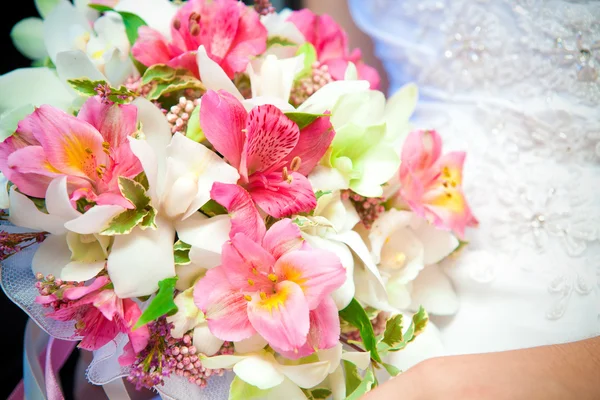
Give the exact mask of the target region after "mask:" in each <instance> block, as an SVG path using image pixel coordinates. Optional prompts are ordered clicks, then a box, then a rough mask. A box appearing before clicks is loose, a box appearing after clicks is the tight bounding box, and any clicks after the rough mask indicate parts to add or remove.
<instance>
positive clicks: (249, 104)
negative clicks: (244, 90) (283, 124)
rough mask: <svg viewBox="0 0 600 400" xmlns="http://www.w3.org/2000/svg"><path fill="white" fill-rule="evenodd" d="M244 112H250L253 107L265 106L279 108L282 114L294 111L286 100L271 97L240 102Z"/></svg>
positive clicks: (259, 97)
mask: <svg viewBox="0 0 600 400" xmlns="http://www.w3.org/2000/svg"><path fill="white" fill-rule="evenodd" d="M242 104H243V105H244V108H245V109H246V111H248V112H250V110H252V109H253V108H254V107H258V106H262V105H265V104H272V105H274V106H275V107H277V108H279V109H280V110H281V111H283V112H294V111H296V109H295V108H294V106H292V105H291V104H290V103H288V101H287V100H283V99H280V98H278V97H272V96H258V97H253V98H251V99H246V100H244V101H242Z"/></svg>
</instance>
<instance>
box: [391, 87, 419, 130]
mask: <svg viewBox="0 0 600 400" xmlns="http://www.w3.org/2000/svg"><path fill="white" fill-rule="evenodd" d="M418 99H419V88H418V87H417V85H415V84H414V83H408V84H406V85H404V86H402V87H401V88H400V89H398V91H397V92H396V93H394V95H393V96H392V97H390V98H389V99H388V101H387V105H386V107H385V119H386V124H387V132H386V138H387V139H390V140H393V138H394V137H397V136H402V135H403V134H404V133H406V130H407V128H408V120H409V118H410V116H411V115H412V113H413V112H414V110H415V107H416V106H417V101H418Z"/></svg>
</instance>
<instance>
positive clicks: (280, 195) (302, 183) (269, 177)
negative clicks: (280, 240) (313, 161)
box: [248, 172, 317, 218]
mask: <svg viewBox="0 0 600 400" xmlns="http://www.w3.org/2000/svg"><path fill="white" fill-rule="evenodd" d="M289 178H290V179H291V182H290V181H289V180H283V178H282V174H281V173H279V172H271V173H268V174H254V175H252V176H251V177H250V184H249V185H248V191H249V192H250V195H251V196H252V200H254V201H255V202H256V204H257V205H258V206H259V207H260V208H261V209H263V210H264V211H265V212H266V213H267V214H269V215H271V216H273V217H275V218H282V217H286V216H289V215H292V214H297V213H299V212H308V211H311V210H313V209H314V208H315V207H316V206H317V198H316V197H315V193H314V192H313V188H312V186H311V184H310V182H309V181H308V179H307V178H306V177H305V176H304V175H301V174H299V173H297V172H293V173H291V174H289Z"/></svg>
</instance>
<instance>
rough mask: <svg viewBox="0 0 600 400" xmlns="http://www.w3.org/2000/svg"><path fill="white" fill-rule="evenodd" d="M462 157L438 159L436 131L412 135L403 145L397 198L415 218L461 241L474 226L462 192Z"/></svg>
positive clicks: (458, 154) (439, 146)
mask: <svg viewBox="0 0 600 400" xmlns="http://www.w3.org/2000/svg"><path fill="white" fill-rule="evenodd" d="M465 156H466V153H464V152H452V153H448V154H445V155H443V156H442V138H441V137H440V135H439V134H438V133H437V132H436V131H415V132H412V133H410V134H409V135H408V137H407V138H406V141H405V142H404V147H403V148H402V164H401V165H400V183H401V189H400V196H401V198H402V199H403V200H404V201H406V203H408V205H409V206H410V208H411V209H412V210H413V211H414V212H415V213H416V214H417V215H420V216H421V217H425V218H427V219H429V220H430V221H432V222H433V223H434V224H435V225H436V226H437V227H440V228H443V229H448V230H452V231H454V232H455V233H456V234H458V236H459V237H461V238H462V237H464V232H465V228H466V227H467V226H476V225H477V220H476V219H475V217H474V216H473V214H472V213H471V209H470V208H469V205H468V204H467V201H466V199H465V196H464V194H463V190H462V169H463V164H464V161H465Z"/></svg>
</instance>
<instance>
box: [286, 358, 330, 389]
mask: <svg viewBox="0 0 600 400" xmlns="http://www.w3.org/2000/svg"><path fill="white" fill-rule="evenodd" d="M329 366H330V362H329V361H319V362H314V363H310V364H302V365H280V366H279V370H280V371H281V372H283V374H284V375H285V376H286V377H287V378H289V379H290V380H291V381H292V382H294V383H295V384H296V385H298V386H300V387H301V388H303V389H309V388H312V387H314V386H317V385H318V384H319V383H321V382H323V379H325V378H326V377H327V375H328V374H329Z"/></svg>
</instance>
